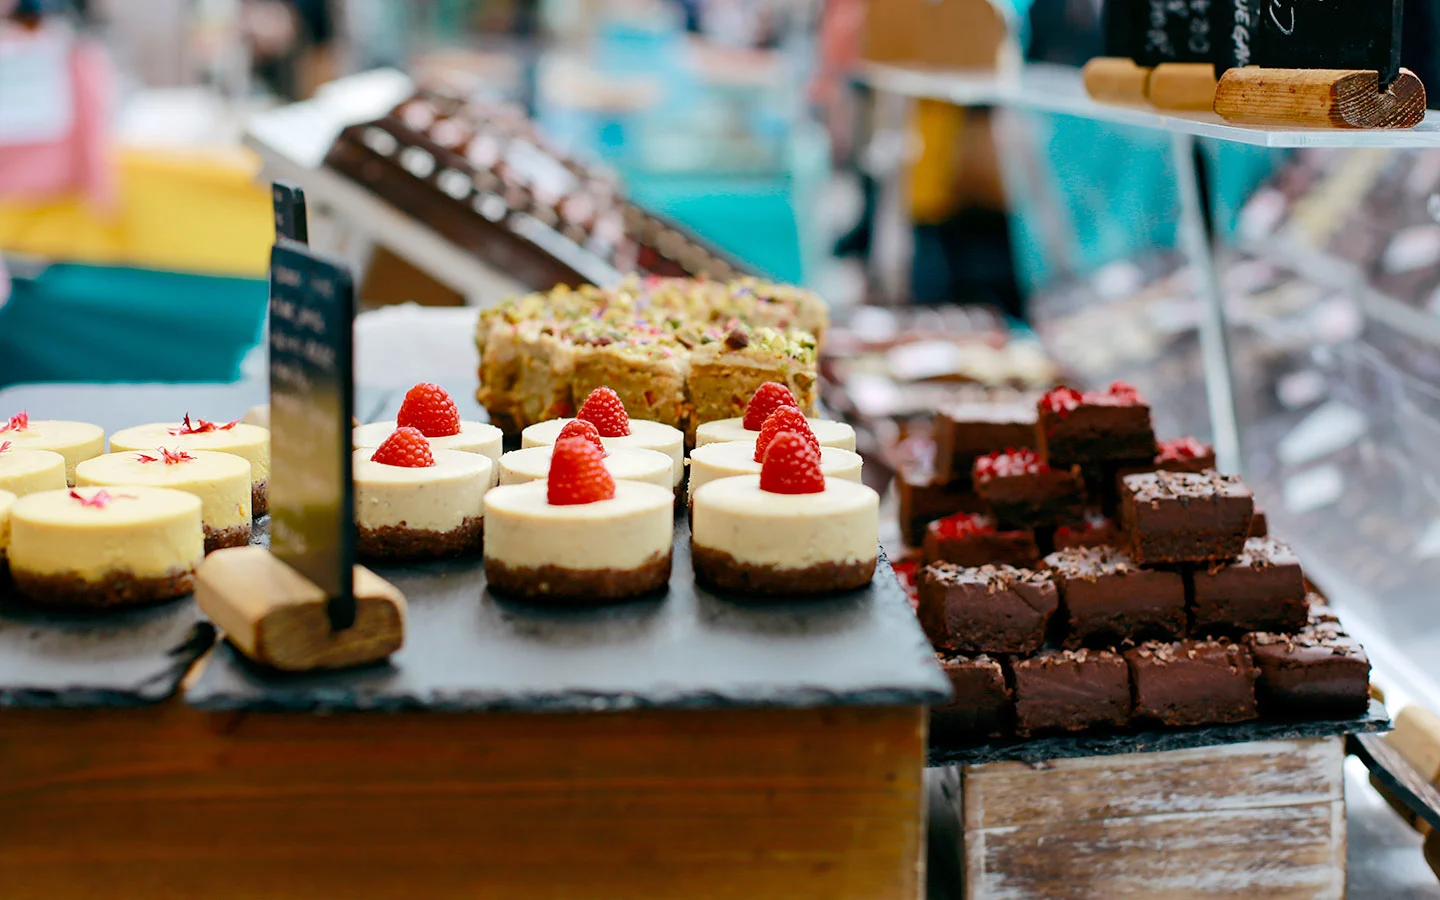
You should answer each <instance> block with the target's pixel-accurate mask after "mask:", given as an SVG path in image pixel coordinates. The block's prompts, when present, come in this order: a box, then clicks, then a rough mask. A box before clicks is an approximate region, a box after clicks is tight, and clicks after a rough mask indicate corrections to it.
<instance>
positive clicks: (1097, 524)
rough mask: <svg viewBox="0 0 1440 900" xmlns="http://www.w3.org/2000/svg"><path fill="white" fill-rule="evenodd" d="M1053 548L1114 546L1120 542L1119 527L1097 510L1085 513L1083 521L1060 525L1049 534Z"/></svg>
mask: <svg viewBox="0 0 1440 900" xmlns="http://www.w3.org/2000/svg"><path fill="white" fill-rule="evenodd" d="M1050 540H1051V547H1052V549H1054V550H1068V549H1070V548H1071V547H1116V546H1119V544H1120V529H1119V528H1117V527H1116V526H1115V523H1114V521H1112V520H1111V519H1108V518H1106V517H1105V516H1102V515H1100V514H1099V513H1098V512H1089V513H1086V514H1085V520H1084V521H1083V522H1077V523H1075V524H1073V525H1061V526H1060V527H1059V528H1056V529H1055V531H1054V533H1053V535H1052V536H1051V539H1050Z"/></svg>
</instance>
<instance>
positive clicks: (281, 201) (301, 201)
mask: <svg viewBox="0 0 1440 900" xmlns="http://www.w3.org/2000/svg"><path fill="white" fill-rule="evenodd" d="M270 196H271V198H272V199H273V201H274V206H275V236H276V237H277V238H282V237H283V238H289V239H290V240H292V241H296V242H298V243H301V244H308V243H310V224H309V218H308V216H307V215H306V212H305V191H304V189H302V188H301V187H300V186H299V185H298V184H291V183H289V182H288V181H277V182H275V183H273V184H271V185H270Z"/></svg>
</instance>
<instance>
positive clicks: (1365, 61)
mask: <svg viewBox="0 0 1440 900" xmlns="http://www.w3.org/2000/svg"><path fill="white" fill-rule="evenodd" d="M1404 5H1405V3H1404V0H1216V2H1215V5H1214V7H1213V9H1214V19H1213V23H1212V31H1213V33H1214V34H1216V35H1219V36H1220V38H1221V39H1220V40H1219V41H1217V47H1216V51H1217V52H1216V57H1215V63H1216V66H1217V67H1218V68H1219V69H1220V70H1221V71H1222V72H1223V71H1224V70H1226V69H1230V68H1240V67H1244V66H1263V67H1265V68H1269V69H1373V70H1375V71H1378V72H1379V73H1380V83H1381V86H1382V87H1387V86H1389V84H1390V83H1391V82H1393V81H1394V80H1395V78H1396V76H1398V75H1399V74H1400V25H1401V20H1402V18H1403V15H1402V14H1403V10H1404Z"/></svg>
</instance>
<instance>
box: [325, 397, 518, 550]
mask: <svg viewBox="0 0 1440 900" xmlns="http://www.w3.org/2000/svg"><path fill="white" fill-rule="evenodd" d="M352 465H353V467H354V472H355V525H356V528H357V529H358V533H357V536H356V544H355V549H356V552H357V553H359V555H360V556H361V557H363V558H365V559H370V560H376V561H379V562H416V561H421V560H432V559H445V558H448V557H454V556H465V555H471V554H475V553H478V552H480V548H481V546H482V541H483V538H484V531H485V518H484V517H485V494H486V493H487V492H488V491H489V490H490V485H491V484H492V483H493V480H494V471H493V468H494V463H492V462H491V461H490V458H489V457H487V456H482V455H480V454H478V453H467V452H465V451H462V450H439V449H434V448H432V446H431V444H430V442H429V440H427V439H426V437H425V435H423V434H421V433H420V431H419V429H417V428H411V427H408V426H401V427H400V428H397V429H396V430H395V432H394V433H393V434H391V435H390V437H389V438H387V439H386V440H385V441H384V442H382V443H381V444H380V446H379V447H378V448H376V449H374V450H370V449H362V450H356V451H355V457H354V460H353V463H352Z"/></svg>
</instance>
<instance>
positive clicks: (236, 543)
mask: <svg viewBox="0 0 1440 900" xmlns="http://www.w3.org/2000/svg"><path fill="white" fill-rule="evenodd" d="M184 455H185V457H188V458H180V459H177V460H176V461H174V462H167V461H166V459H165V457H164V455H163V454H162V453H160V452H155V453H144V452H139V453H135V452H125V453H106V454H105V455H103V456H97V457H95V458H94V459H87V460H85V461H84V462H82V463H81V464H80V465H78V466H76V467H75V483H76V484H77V485H93V486H96V487H111V488H116V491H112V493H116V492H118V489H119V487H120V486H123V485H131V484H142V485H147V486H149V487H163V488H173V489H174V490H177V491H184V492H186V493H187V494H194V495H195V496H196V497H199V498H200V519H201V522H202V523H203V524H204V528H205V552H206V553H211V552H213V551H215V550H220V549H222V548H224V547H244V546H245V545H247V544H249V543H250V521H251V515H250V461H249V460H247V459H243V458H241V457H239V456H235V455H233V454H230V453H216V452H215V451H213V450H195V451H189V450H187V451H185V454H184Z"/></svg>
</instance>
